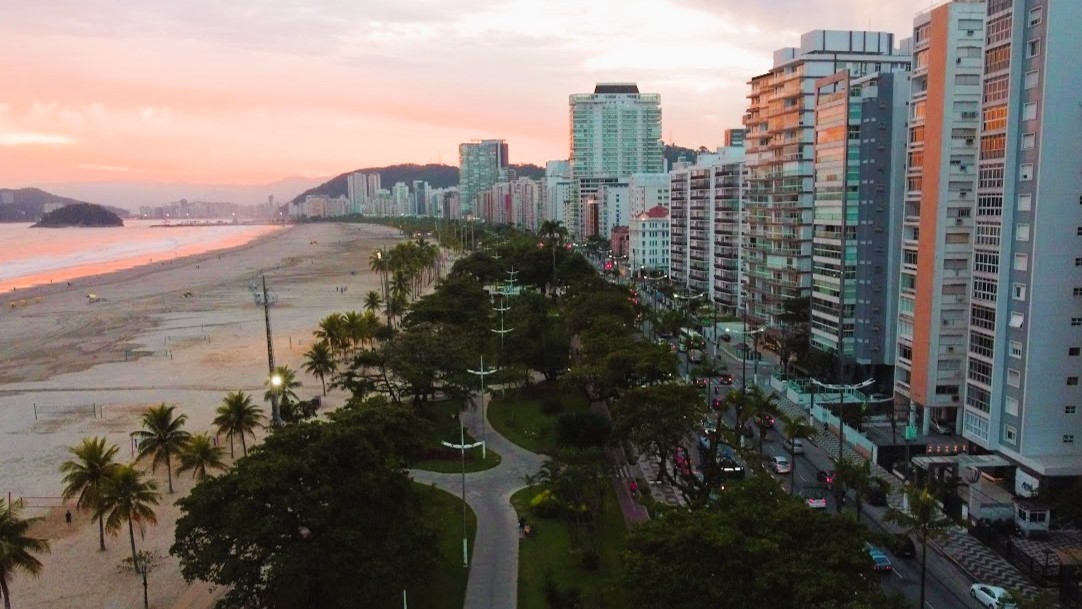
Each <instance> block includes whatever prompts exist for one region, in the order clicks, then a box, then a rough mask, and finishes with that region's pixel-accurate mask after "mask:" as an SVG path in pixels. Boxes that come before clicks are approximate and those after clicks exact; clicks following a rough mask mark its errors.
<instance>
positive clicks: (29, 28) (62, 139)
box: [0, 0, 929, 187]
mask: <svg viewBox="0 0 1082 609" xmlns="http://www.w3.org/2000/svg"><path fill="white" fill-rule="evenodd" d="M45 4H48V6H44V5H30V4H28V3H20V4H19V5H16V6H12V7H8V8H6V9H5V19H4V23H3V24H0V35H3V36H4V38H5V40H7V41H8V43H9V48H10V49H11V51H10V52H9V53H6V54H5V56H4V57H3V58H0V68H2V69H0V89H2V90H3V91H4V92H5V93H4V101H3V102H0V185H2V186H5V187H19V186H29V185H39V184H56V183H64V182H100V181H113V182H117V181H120V182H131V183H157V182H202V183H244V184H251V183H266V182H270V181H274V180H278V179H281V178H284V177H287V176H309V177H313V176H332V175H336V174H338V173H342V172H346V171H350V170H353V169H357V168H361V167H366V166H381V165H387V164H392V163H400V162H402V163H405V162H416V163H426V162H443V163H446V164H455V163H456V161H457V146H458V144H459V143H460V142H462V141H469V140H471V139H481V138H491V137H500V138H505V139H507V140H508V141H509V143H511V145H512V146H513V147H514V149H515V153H514V155H513V156H512V158H511V161H512V162H515V163H520V162H531V163H536V164H543V163H544V162H545V161H546V160H549V159H561V158H567V152H568V142H567V130H566V120H567V106H566V103H567V102H566V100H567V95H568V94H571V93H575V92H580V91H588V90H590V89H591V88H592V87H593V85H594V84H595V83H596V82H605V81H634V82H638V83H639V86H640V88H641V90H642V91H647V92H653V93H659V94H660V95H661V99H662V106H663V108H664V112H665V121H664V124H663V129H664V130H663V138H664V139H665V140H666V141H667V142H675V143H678V144H680V145H685V146H694V147H697V146H700V145H705V146H708V147H714V146H716V145H719V144H720V143H721V141H722V138H723V131H724V129H726V128H731V127H739V126H740V119H741V116H742V115H743V112H744V110H745V108H746V100H745V95H746V82H747V81H748V80H749V79H750V78H751V77H752V76H754V75H756V74H759V73H761V72H763V71H765V70H767V69H769V67H770V63H771V53H772V52H773V50H775V49H777V48H779V47H783V46H793V45H797V44H799V35H800V33H802V32H804V31H807V30H812V29H845V28H854V29H857V28H859V29H865V28H871V29H873V30H881V31H887V32H893V33H895V34H896V36H897V38H902V37H904V36H905V35H906V31H907V29H908V28H909V23H910V21H911V19H912V14H913V12H915V11H918V10H922V9H925V8H927V7H928V5H929V3H928V2H927V0H905V1H904V2H898V3H896V6H895V5H892V6H891V7H890V8H889V9H882V8H880V7H878V6H875V5H873V4H871V3H868V2H865V1H864V0H810V1H804V2H796V1H792V0H778V1H776V2H772V3H770V6H769V7H765V8H764V7H758V6H755V7H746V6H742V5H739V6H738V3H735V2H706V1H704V0H665V1H653V2H651V1H646V0H634V1H624V2H594V3H589V4H588V5H579V4H577V3H572V2H564V1H562V0H561V1H556V2H546V3H543V4H542V3H540V2H531V1H527V0H507V1H504V0H499V1H497V0H491V1H488V0H486V1H483V2H477V3H474V4H473V5H472V6H471V7H470V8H469V9H463V8H462V7H460V6H454V7H448V6H445V5H442V4H440V3H436V2H430V1H428V0H413V1H411V2H394V3H392V2H383V1H380V2H366V3H364V4H365V5H364V6H363V7H361V6H355V5H351V4H349V3H344V2H343V3H337V2H332V1H328V2H324V3H322V4H321V5H319V6H318V7H315V8H312V7H310V6H308V5H306V4H301V3H296V4H294V3H288V2H286V3H283V4H280V5H277V6H275V7H274V8H273V9H271V8H265V7H264V6H263V5H261V4H259V3H255V2H247V3H246V2H241V3H232V4H230V5H229V7H228V8H224V7H223V6H217V5H214V4H211V3H206V4H200V3H197V4H195V5H189V4H185V5H184V11H183V12H182V11H181V10H180V8H181V7H180V5H176V4H174V3H170V2H148V3H143V4H141V5H140V7H139V8H138V9H137V10H132V9H131V7H130V6H128V5H125V4H123V3H120V2H103V3H97V4H96V5H95V6H93V7H88V6H85V5H82V4H80V3H75V2H70V1H69V0H56V1H53V2H49V3H45ZM56 15H63V17H62V18H59V19H58V18H57V17H56ZM674 31H679V32H680V35H679V36H674V35H673V32H674Z"/></svg>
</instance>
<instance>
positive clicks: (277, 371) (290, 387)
mask: <svg viewBox="0 0 1082 609" xmlns="http://www.w3.org/2000/svg"><path fill="white" fill-rule="evenodd" d="M274 377H278V379H279V380H280V382H279V384H278V386H277V387H275V386H274V383H273V382H272V381H271V379H273V378H274ZM263 384H264V385H265V386H266V387H267V390H266V391H264V392H263V400H264V401H266V402H270V401H271V398H273V397H277V398H278V407H279V412H281V411H282V410H285V409H288V408H289V407H290V406H291V405H293V404H295V403H297V402H299V401H300V398H299V397H297V389H298V388H300V387H301V382H300V381H298V380H297V373H296V372H294V371H293V369H292V368H290V367H289V366H275V368H274V374H272V375H271V378H269V379H267V380H266V381H265V382H264V383H263Z"/></svg>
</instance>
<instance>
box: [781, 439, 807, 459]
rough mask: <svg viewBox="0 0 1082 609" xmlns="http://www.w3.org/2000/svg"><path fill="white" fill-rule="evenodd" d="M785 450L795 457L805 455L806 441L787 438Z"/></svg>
mask: <svg viewBox="0 0 1082 609" xmlns="http://www.w3.org/2000/svg"><path fill="white" fill-rule="evenodd" d="M785 450H787V451H789V452H791V453H793V454H794V455H803V454H804V440H802V439H800V438H786V439H785Z"/></svg>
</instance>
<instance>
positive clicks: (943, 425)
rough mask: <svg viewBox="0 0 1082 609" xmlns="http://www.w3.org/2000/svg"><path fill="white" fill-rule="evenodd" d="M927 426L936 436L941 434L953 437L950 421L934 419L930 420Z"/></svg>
mask: <svg viewBox="0 0 1082 609" xmlns="http://www.w3.org/2000/svg"><path fill="white" fill-rule="evenodd" d="M928 426H929V427H931V428H932V431H934V432H936V433H937V434H942V435H944V436H952V435H954V423H953V422H952V421H938V420H936V419H932V420H931V421H930V422H929V423H928Z"/></svg>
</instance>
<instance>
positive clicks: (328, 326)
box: [313, 313, 348, 353]
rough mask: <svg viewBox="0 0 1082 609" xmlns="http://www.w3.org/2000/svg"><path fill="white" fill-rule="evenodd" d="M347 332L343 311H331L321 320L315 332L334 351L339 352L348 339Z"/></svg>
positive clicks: (320, 340)
mask: <svg viewBox="0 0 1082 609" xmlns="http://www.w3.org/2000/svg"><path fill="white" fill-rule="evenodd" d="M346 332H347V330H346V320H345V317H344V316H343V315H342V314H341V313H331V314H330V315H328V316H326V317H324V318H323V319H321V320H319V328H317V329H316V331H315V332H313V334H314V335H315V337H316V338H318V339H319V342H321V343H323V344H324V345H326V346H327V347H328V348H329V349H330V350H331V351H332V352H334V353H339V352H341V351H343V350H344V349H345V346H346V343H347V341H348V339H347V335H346Z"/></svg>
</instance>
